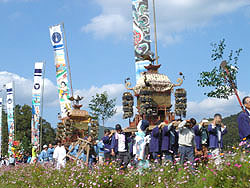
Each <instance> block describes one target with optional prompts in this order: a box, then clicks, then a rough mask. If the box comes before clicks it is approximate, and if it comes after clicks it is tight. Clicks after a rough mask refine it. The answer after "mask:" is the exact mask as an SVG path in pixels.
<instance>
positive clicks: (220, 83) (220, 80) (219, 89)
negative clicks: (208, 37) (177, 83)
mask: <svg viewBox="0 0 250 188" xmlns="http://www.w3.org/2000/svg"><path fill="white" fill-rule="evenodd" d="M211 46H212V55H211V62H212V63H215V64H216V66H215V67H214V68H213V69H212V70H211V71H203V72H201V73H200V79H199V80H197V82H198V86H199V87H209V88H211V89H212V90H211V91H210V92H208V93H204V94H205V95H206V96H208V97H215V98H224V99H228V97H229V96H231V95H233V92H234V90H233V88H232V86H231V83H230V82H228V79H230V80H232V82H233V83H235V85H236V81H237V80H236V76H237V73H238V69H239V67H238V59H239V55H240V52H241V51H242V49H241V48H239V49H238V50H235V51H233V50H230V52H229V55H228V56H227V59H225V57H226V55H225V53H226V52H225V51H226V43H225V39H222V40H221V41H220V42H219V43H218V44H217V43H212V44H211ZM222 60H226V62H227V66H226V67H227V69H228V71H229V73H230V76H229V77H228V76H227V74H226V72H225V70H224V69H222V68H221V67H220V63H221V61H222Z"/></svg>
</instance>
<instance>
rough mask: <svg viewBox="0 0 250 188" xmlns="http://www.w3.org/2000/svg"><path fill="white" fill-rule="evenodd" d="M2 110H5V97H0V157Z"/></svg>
mask: <svg viewBox="0 0 250 188" xmlns="http://www.w3.org/2000/svg"><path fill="white" fill-rule="evenodd" d="M2 111H3V99H2V98H0V157H1V156H2Z"/></svg>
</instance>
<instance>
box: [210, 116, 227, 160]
mask: <svg viewBox="0 0 250 188" xmlns="http://www.w3.org/2000/svg"><path fill="white" fill-rule="evenodd" d="M208 133H209V148H210V150H211V153H212V158H213V159H215V164H216V165H219V164H220V163H221V158H220V153H221V150H222V148H223V136H224V135H225V134H226V133H227V127H226V126H225V125H224V124H223V123H222V116H221V115H220V114H215V115H214V120H213V123H212V124H210V125H208Z"/></svg>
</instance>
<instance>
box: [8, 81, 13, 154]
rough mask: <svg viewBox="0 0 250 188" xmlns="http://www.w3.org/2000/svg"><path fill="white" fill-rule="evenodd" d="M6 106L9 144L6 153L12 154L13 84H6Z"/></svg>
mask: <svg viewBox="0 0 250 188" xmlns="http://www.w3.org/2000/svg"><path fill="white" fill-rule="evenodd" d="M6 91H7V97H6V106H7V121H8V132H9V144H8V153H9V155H11V154H13V151H12V147H13V142H14V134H15V122H14V104H15V103H14V84H13V82H10V83H7V84H6Z"/></svg>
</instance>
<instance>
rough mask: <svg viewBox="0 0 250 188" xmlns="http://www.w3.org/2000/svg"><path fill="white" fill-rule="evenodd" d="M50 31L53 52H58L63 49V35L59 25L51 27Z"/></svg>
mask: <svg viewBox="0 0 250 188" xmlns="http://www.w3.org/2000/svg"><path fill="white" fill-rule="evenodd" d="M49 31H50V40H51V43H52V46H53V48H54V50H60V49H63V48H64V44H63V34H62V30H61V25H55V26H51V27H50V28H49Z"/></svg>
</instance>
